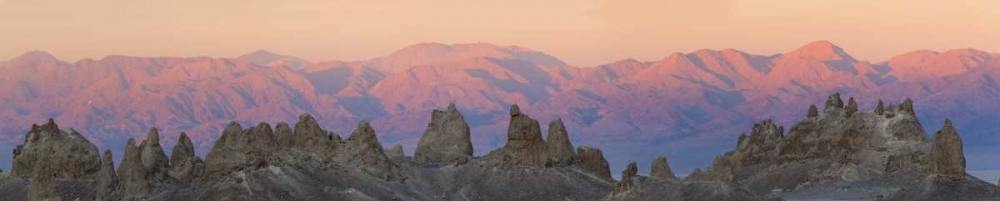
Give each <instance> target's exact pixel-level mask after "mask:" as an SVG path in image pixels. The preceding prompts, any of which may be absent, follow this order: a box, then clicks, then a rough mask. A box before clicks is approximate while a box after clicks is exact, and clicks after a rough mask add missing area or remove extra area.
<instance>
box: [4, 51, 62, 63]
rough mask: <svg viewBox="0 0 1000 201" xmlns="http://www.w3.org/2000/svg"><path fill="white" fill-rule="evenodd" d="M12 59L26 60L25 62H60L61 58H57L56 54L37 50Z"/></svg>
mask: <svg viewBox="0 0 1000 201" xmlns="http://www.w3.org/2000/svg"><path fill="white" fill-rule="evenodd" d="M11 61H24V62H37V61H53V62H58V61H59V59H57V58H56V57H55V56H52V54H51V53H48V52H44V51H37V50H36V51H30V52H25V53H24V54H21V56H18V57H17V58H14V59H12V60H11Z"/></svg>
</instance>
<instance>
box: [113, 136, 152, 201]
mask: <svg viewBox="0 0 1000 201" xmlns="http://www.w3.org/2000/svg"><path fill="white" fill-rule="evenodd" d="M141 152H142V151H141V150H140V149H139V146H136V145H135V139H128V143H126V144H125V154H124V155H123V156H122V160H121V165H119V166H118V178H119V185H120V187H119V190H120V193H121V194H122V196H123V199H126V200H127V199H132V198H139V197H143V196H145V195H146V194H148V193H149V189H150V186H149V182H148V180H147V178H146V174H147V172H146V169H145V167H144V166H143V163H142V153H141Z"/></svg>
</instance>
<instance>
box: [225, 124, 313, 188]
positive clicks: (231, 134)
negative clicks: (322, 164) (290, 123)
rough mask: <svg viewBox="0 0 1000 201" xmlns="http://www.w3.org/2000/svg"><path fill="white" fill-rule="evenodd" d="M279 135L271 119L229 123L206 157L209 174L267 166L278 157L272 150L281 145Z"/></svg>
mask: <svg viewBox="0 0 1000 201" xmlns="http://www.w3.org/2000/svg"><path fill="white" fill-rule="evenodd" d="M300 118H301V117H300ZM307 119H311V117H308V118H307ZM311 123H315V121H312V122H311ZM297 127H298V126H297ZM317 128H318V127H317ZM306 129H311V128H306ZM299 136H300V135H296V137H299ZM275 139H276V138H275V137H274V131H273V130H271V125H269V124H267V123H263V122H262V123H260V124H257V126H254V127H250V128H247V129H245V130H244V129H243V128H242V126H240V124H239V123H236V122H231V123H229V125H227V126H226V129H225V130H224V131H222V136H220V137H219V140H216V141H215V146H213V147H212V150H210V151H209V152H208V155H207V156H206V157H205V159H206V160H205V176H208V177H215V176H224V175H227V174H229V173H231V172H233V171H237V170H240V169H244V168H263V167H266V166H267V165H268V164H269V163H270V162H272V161H274V160H275V159H274V158H272V153H274V152H275V151H276V150H277V149H278V148H279V146H278V144H277V143H274V142H276V140H275ZM323 139H326V138H322V139H317V140H320V141H321V142H322V141H323ZM320 153H324V152H320Z"/></svg>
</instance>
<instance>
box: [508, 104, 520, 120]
mask: <svg viewBox="0 0 1000 201" xmlns="http://www.w3.org/2000/svg"><path fill="white" fill-rule="evenodd" d="M518 115H521V108H520V107H518V106H517V104H513V105H510V116H512V117H513V116H518Z"/></svg>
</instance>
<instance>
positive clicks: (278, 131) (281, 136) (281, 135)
mask: <svg viewBox="0 0 1000 201" xmlns="http://www.w3.org/2000/svg"><path fill="white" fill-rule="evenodd" d="M274 138H275V140H276V141H277V143H278V145H279V146H281V147H289V146H292V144H293V139H294V138H295V136H294V135H293V132H292V127H290V126H289V125H288V123H285V122H280V123H278V125H275V126H274Z"/></svg>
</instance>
